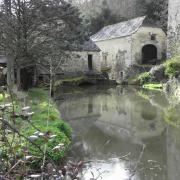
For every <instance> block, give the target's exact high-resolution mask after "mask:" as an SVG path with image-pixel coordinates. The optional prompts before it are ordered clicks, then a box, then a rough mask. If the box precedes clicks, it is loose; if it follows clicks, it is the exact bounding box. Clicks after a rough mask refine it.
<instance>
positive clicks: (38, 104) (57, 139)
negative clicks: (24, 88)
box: [24, 88, 71, 162]
mask: <svg viewBox="0 0 180 180" xmlns="http://www.w3.org/2000/svg"><path fill="white" fill-rule="evenodd" d="M28 101H29V102H30V106H31V108H32V111H33V112H34V115H33V116H32V120H31V121H32V124H33V125H34V126H35V127H36V128H37V129H39V130H41V132H43V133H45V132H46V133H49V134H50V135H51V136H54V138H53V139H51V140H50V141H48V142H47V153H48V155H49V156H50V157H51V158H52V159H53V160H54V161H56V162H58V161H59V160H60V159H62V158H63V157H64V156H65V153H66V152H67V150H68V147H69V145H70V142H71V128H70V126H69V125H68V124H67V123H65V122H64V121H63V120H62V119H61V118H60V113H59V111H58V109H57V107H56V105H55V104H54V103H53V102H52V100H49V98H48V92H47V91H45V90H43V89H38V88H36V89H31V90H30V91H29V92H28ZM37 129H35V128H34V127H26V128H25V129H24V130H25V131H24V133H25V134H27V135H29V136H30V135H32V134H34V133H35V132H36V131H37ZM44 143H45V142H44V139H43V138H40V139H38V140H37V144H38V145H39V146H41V147H42V148H43V146H44ZM59 144H61V145H63V146H62V149H60V151H53V148H54V147H56V146H58V145H59ZM31 151H32V152H33V153H35V154H36V151H34V148H33V147H31ZM37 155H39V154H38V153H37Z"/></svg>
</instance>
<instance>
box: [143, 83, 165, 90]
mask: <svg viewBox="0 0 180 180" xmlns="http://www.w3.org/2000/svg"><path fill="white" fill-rule="evenodd" d="M143 88H145V89H150V90H162V89H163V85H162V84H156V83H155V84H153V83H151V84H144V85H143Z"/></svg>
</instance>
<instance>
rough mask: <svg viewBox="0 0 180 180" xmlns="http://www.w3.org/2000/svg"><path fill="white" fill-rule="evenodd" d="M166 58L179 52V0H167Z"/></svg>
mask: <svg viewBox="0 0 180 180" xmlns="http://www.w3.org/2000/svg"><path fill="white" fill-rule="evenodd" d="M167 49H168V50H167V56H168V58H170V57H172V56H174V55H176V54H179V53H180V1H179V0H169V19H168V48H167Z"/></svg>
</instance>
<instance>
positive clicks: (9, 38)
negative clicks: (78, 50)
mask: <svg viewBox="0 0 180 180" xmlns="http://www.w3.org/2000/svg"><path fill="white" fill-rule="evenodd" d="M7 2H8V3H7ZM85 37H86V34H85V30H84V28H83V25H82V21H81V18H80V13H79V10H78V9H77V8H76V7H74V6H72V5H71V4H70V3H68V2H66V1H64V0H11V1H9V0H8V1H7V0H4V1H3V2H2V3H1V9H0V47H1V48H2V49H3V50H4V52H5V53H6V54H7V55H11V57H13V58H14V60H15V61H16V63H17V64H18V65H19V64H21V63H29V62H32V61H36V62H38V61H41V62H43V61H44V60H45V59H46V58H47V57H48V58H51V59H52V58H53V57H56V56H60V55H62V53H63V51H65V50H70V49H71V48H72V47H74V46H77V44H79V43H81V42H82V41H83V40H84V39H85Z"/></svg>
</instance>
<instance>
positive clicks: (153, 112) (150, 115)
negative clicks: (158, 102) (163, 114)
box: [141, 102, 157, 120]
mask: <svg viewBox="0 0 180 180" xmlns="http://www.w3.org/2000/svg"><path fill="white" fill-rule="evenodd" d="M141 107H142V109H141V117H142V118H143V119H144V120H153V119H155V118H156V117H157V109H156V107H155V106H152V105H151V103H149V102H142V104H141Z"/></svg>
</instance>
